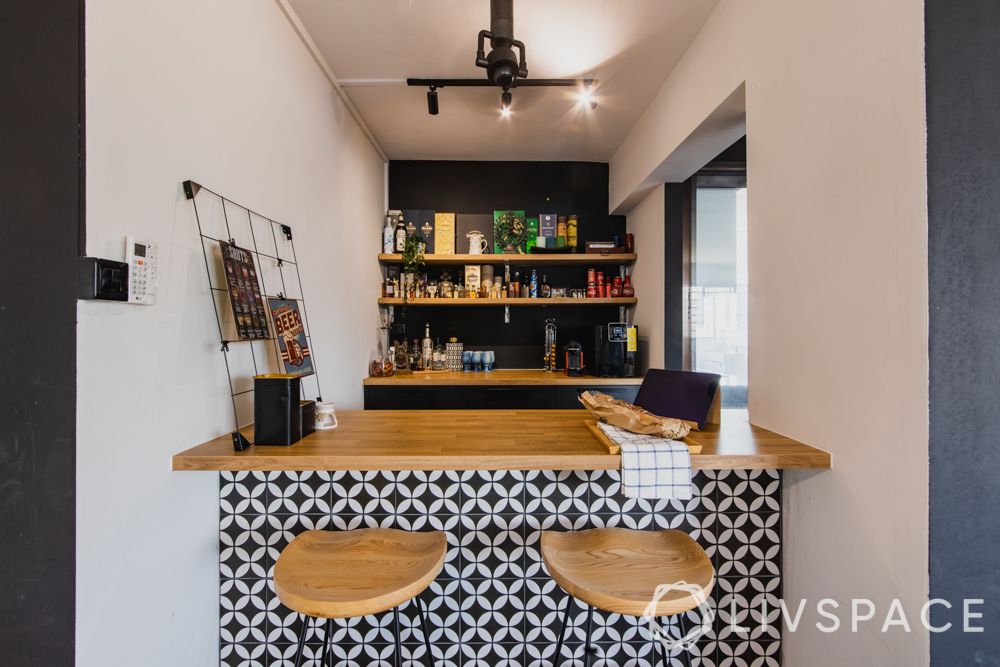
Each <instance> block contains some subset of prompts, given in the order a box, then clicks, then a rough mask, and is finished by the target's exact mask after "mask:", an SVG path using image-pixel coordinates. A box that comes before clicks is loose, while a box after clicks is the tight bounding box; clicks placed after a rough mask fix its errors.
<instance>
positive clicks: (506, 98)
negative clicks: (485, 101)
mask: <svg viewBox="0 0 1000 667" xmlns="http://www.w3.org/2000/svg"><path fill="white" fill-rule="evenodd" d="M513 101H514V96H513V95H511V94H510V91H509V90H507V89H506V88H504V90H503V92H502V93H501V94H500V111H501V112H504V115H505V116H509V115H510V105H511V103H512V102H513Z"/></svg>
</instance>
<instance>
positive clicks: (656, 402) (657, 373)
mask: <svg viewBox="0 0 1000 667" xmlns="http://www.w3.org/2000/svg"><path fill="white" fill-rule="evenodd" d="M721 380H722V376H720V375H716V374H715V373H696V372H694V371H667V370H662V369H656V368H652V369H650V370H649V371H648V372H647V373H646V377H645V378H644V379H643V381H642V386H640V387H639V393H638V394H636V397H635V404H636V405H638V406H639V407H640V408H642V409H644V410H648V411H649V412H652V413H653V414H654V415H657V416H660V417H673V418H674V419H685V420H687V421H692V422H697V423H698V428H704V427H705V420H706V419H707V418H708V411H709V409H710V408H711V407H712V400H713V399H714V398H715V393H716V392H717V391H719V382H720V381H721Z"/></svg>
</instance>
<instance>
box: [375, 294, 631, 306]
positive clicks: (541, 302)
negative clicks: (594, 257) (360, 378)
mask: <svg viewBox="0 0 1000 667" xmlns="http://www.w3.org/2000/svg"><path fill="white" fill-rule="evenodd" d="M638 301H639V300H638V299H637V298H636V297H634V296H632V297H610V298H607V299H573V298H570V297H551V298H548V299H522V298H508V299H464V298H463V299H442V298H434V299H406V300H405V301H404V300H403V299H400V298H390V297H381V298H379V300H378V303H379V305H380V306H631V305H634V304H636V303H638Z"/></svg>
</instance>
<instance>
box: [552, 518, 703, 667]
mask: <svg viewBox="0 0 1000 667" xmlns="http://www.w3.org/2000/svg"><path fill="white" fill-rule="evenodd" d="M541 547H542V559H543V560H544V561H545V566H546V567H547V568H548V570H549V573H550V574H551V575H552V578H553V579H554V580H555V581H556V583H557V584H559V587H560V588H562V589H563V590H564V591H566V593H568V594H569V595H570V596H571V597H572V598H575V599H577V600H580V601H581V602H583V603H585V604H586V605H587V629H586V639H585V640H584V652H585V654H586V664H587V665H588V666H589V665H590V656H591V646H590V633H591V623H592V620H593V616H594V607H597V608H598V609H600V610H602V611H606V612H611V613H616V614H623V615H626V616H642V615H643V614H645V613H646V608H647V607H648V606H649V604H650V602H651V601H652V599H653V595H654V592H655V591H656V587H657V586H659V585H660V584H674V583H680V582H682V581H683V582H684V583H685V584H688V585H693V586H696V587H698V588H700V590H701V592H702V593H703V594H704V596H705V597H707V596H708V594H709V593H710V592H711V590H712V587H713V585H714V584H715V569H714V568H713V567H712V561H711V560H710V559H709V557H708V554H707V553H705V550H704V549H702V548H701V547H700V546H699V545H698V543H697V542H695V541H694V540H693V539H691V537H690V536H689V535H688V534H687V533H683V532H681V531H679V530H657V531H650V530H630V529H627V528H593V529H591V530H581V531H572V532H556V531H551V530H547V531H545V532H543V533H542V541H541ZM702 599H704V598H702ZM572 604H573V600H571V599H568V600H566V611H565V612H564V613H563V618H562V626H561V627H560V629H559V641H558V643H557V644H556V655H555V662H554V663H553V664H556V665H558V664H559V654H560V652H561V651H562V644H563V636H564V635H565V634H566V625H567V621H568V620H569V610H570V607H571V606H572ZM697 606H698V601H697V600H696V599H695V598H694V596H693V595H691V594H690V593H688V592H684V591H680V590H677V591H670V592H668V593H667V594H666V595H664V596H663V598H662V599H660V600H659V601H658V602H657V604H656V613H655V615H656V616H677V619H678V624H679V626H680V631H681V635H682V636H683V635H685V633H686V628H685V624H684V614H685V613H686V612H688V611H691V610H692V609H695V608H696V607H697ZM660 655H661V658H662V660H663V665H664V667H667V665H668V664H669V662H668V660H669V658H668V656H667V649H666V647H665V646H663V644H662V643H661V644H660ZM683 655H684V659H685V663H686V664H687V665H689V666H690V664H691V661H690V656H689V655H688V654H687V652H686V651H685V652H684V654H683Z"/></svg>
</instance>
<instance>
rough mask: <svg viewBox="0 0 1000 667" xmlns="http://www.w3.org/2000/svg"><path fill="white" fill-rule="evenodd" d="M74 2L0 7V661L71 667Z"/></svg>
mask: <svg viewBox="0 0 1000 667" xmlns="http://www.w3.org/2000/svg"><path fill="white" fill-rule="evenodd" d="M82 37H83V3H82V2H73V1H72V0H71V1H69V2H67V1H65V0H62V1H59V0H33V1H32V2H5V3H2V4H0V81H2V82H3V104H2V105H0V108H2V112H0V113H2V122H0V146H2V147H3V148H2V150H0V202H2V205H0V229H2V230H3V242H2V243H0V285H2V289H3V293H2V295H0V375H2V381H0V663H2V664H4V665H12V666H15V665H16V666H18V667H20V666H22V665H45V666H46V667H52V666H60V665H72V664H73V653H74V620H73V619H74V606H75V602H74V552H75V537H74V535H75V519H74V509H75V507H74V505H75V498H74V496H75V444H76V443H75V438H76V434H75V430H76V293H75V286H76V257H77V253H78V249H79V248H80V247H82V243H83V237H82V229H83V222H84V218H83V211H84V206H83V192H84V191H83V150H82V147H83V133H82V123H83V60H82V52H83V43H82V42H83V40H82Z"/></svg>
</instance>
